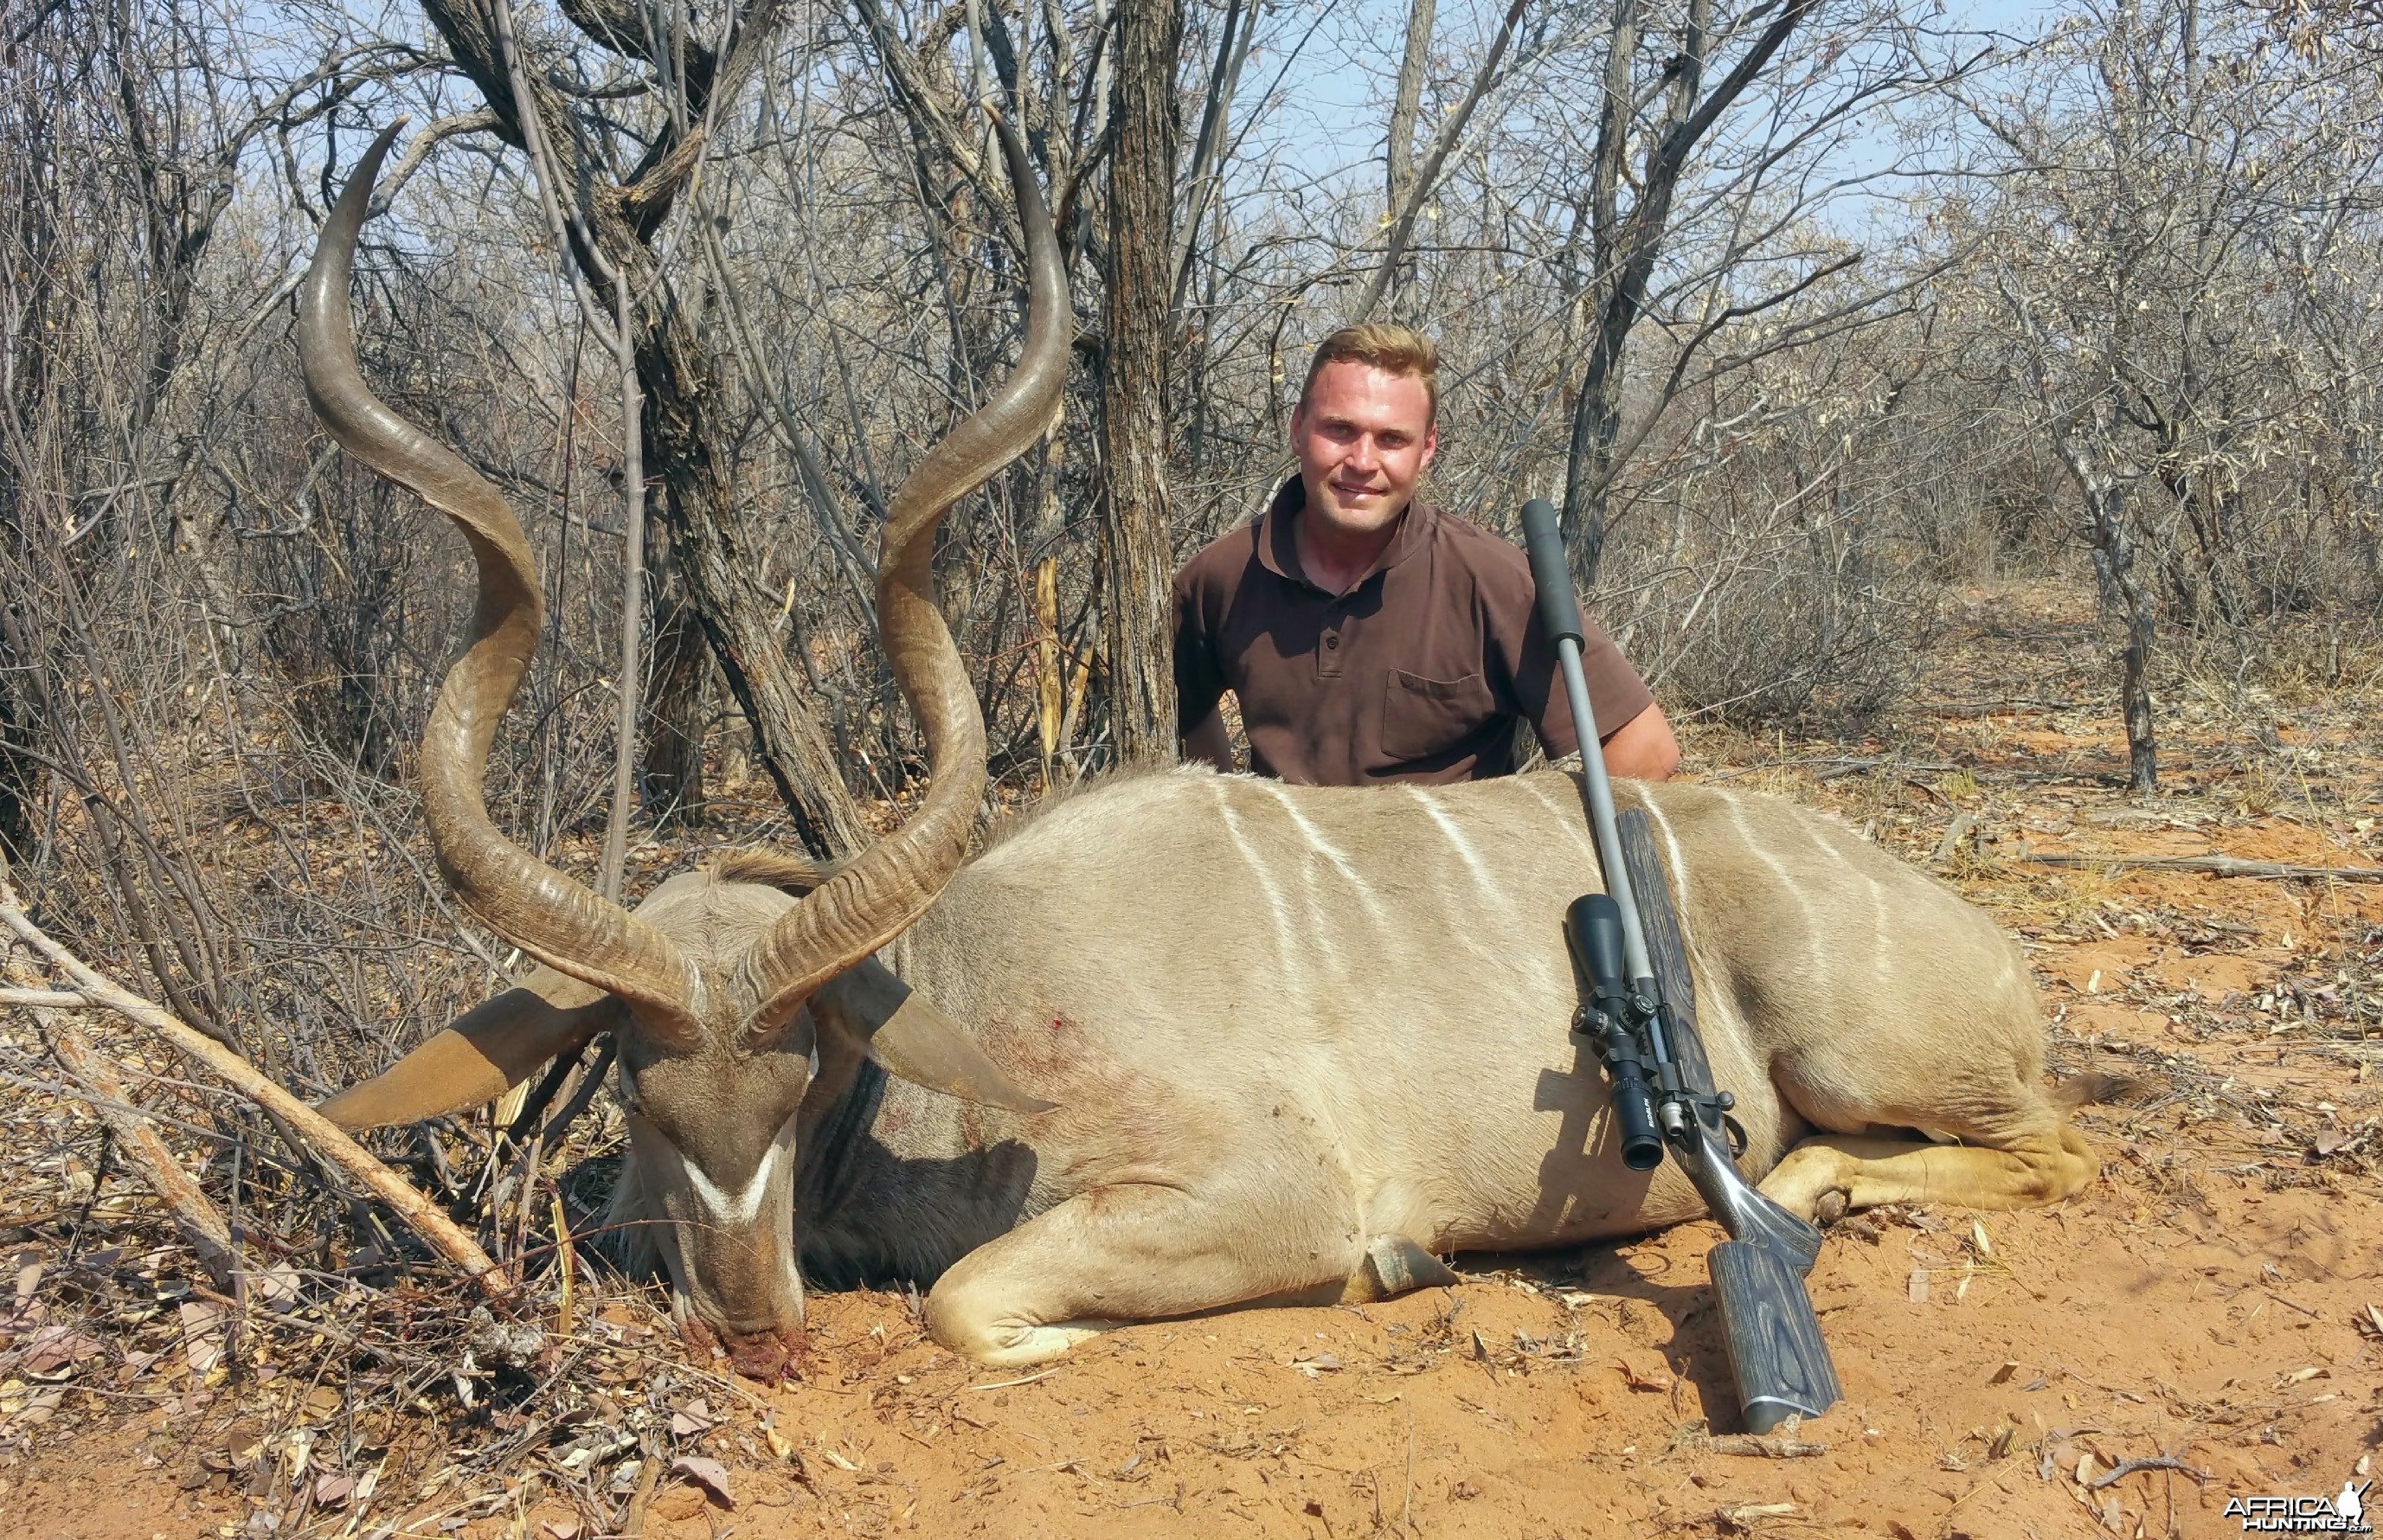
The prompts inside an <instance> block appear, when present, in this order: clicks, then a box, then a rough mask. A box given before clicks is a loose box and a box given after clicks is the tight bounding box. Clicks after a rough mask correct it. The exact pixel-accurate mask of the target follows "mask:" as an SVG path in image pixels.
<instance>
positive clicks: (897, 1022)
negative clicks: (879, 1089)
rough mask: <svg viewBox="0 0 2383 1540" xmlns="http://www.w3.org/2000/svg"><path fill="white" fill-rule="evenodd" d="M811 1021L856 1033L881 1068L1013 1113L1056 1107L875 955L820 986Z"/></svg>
mask: <svg viewBox="0 0 2383 1540" xmlns="http://www.w3.org/2000/svg"><path fill="white" fill-rule="evenodd" d="M811 1019H812V1020H813V1021H815V1022H817V1023H818V1024H819V1025H820V1027H821V1029H822V1030H826V1031H833V1032H840V1033H843V1034H845V1035H846V1036H848V1037H850V1038H852V1039H854V1040H855V1041H858V1044H859V1046H860V1050H861V1052H862V1053H866V1054H868V1055H869V1056H870V1058H871V1059H874V1060H875V1061H876V1062H877V1066H878V1067H879V1068H880V1069H883V1070H884V1071H885V1072H886V1073H887V1074H889V1075H897V1076H900V1077H901V1078H903V1079H905V1080H908V1081H909V1082H910V1083H911V1084H912V1085H915V1086H924V1087H926V1088H927V1089H928V1090H940V1091H942V1092H943V1093H944V1094H945V1095H946V1096H957V1097H958V1098H960V1100H962V1101H964V1102H975V1103H981V1104H982V1105H984V1106H988V1107H1000V1108H1002V1109H1004V1110H1005V1111H1008V1112H1014V1113H1041V1112H1049V1111H1050V1110H1051V1109H1052V1108H1053V1107H1054V1106H1056V1105H1057V1103H1053V1102H1045V1101H1043V1100H1042V1099H1041V1098H1039V1097H1034V1096H1029V1095H1028V1094H1027V1093H1026V1092H1025V1091H1023V1090H1019V1087H1018V1084H1017V1082H1016V1081H1014V1080H1012V1079H1010V1078H1009V1076H1008V1073H1007V1072H1006V1071H1005V1070H1004V1069H1003V1068H1002V1067H1001V1066H999V1065H997V1064H994V1062H993V1060H992V1059H990V1058H988V1057H986V1055H985V1052H984V1050H983V1049H982V1048H979V1047H978V1046H977V1045H976V1043H975V1042H974V1041H972V1040H970V1039H969V1036H968V1034H967V1033H966V1032H963V1031H961V1030H960V1028H959V1024H958V1023H957V1022H956V1021H954V1020H952V1018H951V1017H949V1016H945V1014H944V1013H943V1012H942V1011H940V1010H938V1009H937V1008H936V1007H935V1004H934V1003H933V1002H932V1001H931V1000H929V999H928V998H927V997H926V996H925V995H923V994H920V993H919V992H917V991H915V990H913V989H912V988H910V986H909V985H908V984H906V983H904V982H902V980H901V979H897V978H895V976H894V972H893V970H892V969H891V968H889V967H886V966H885V965H884V964H883V963H881V962H879V961H878V960H877V959H876V958H874V957H863V958H862V959H861V960H860V961H859V962H858V963H856V964H854V965H853V966H852V967H848V968H846V969H845V970H844V971H843V972H842V973H840V974H838V975H836V976H835V978H833V979H830V980H829V981H828V982H827V983H826V984H824V985H822V986H821V988H820V992H819V993H818V994H817V995H814V996H813V997H812V999H811Z"/></svg>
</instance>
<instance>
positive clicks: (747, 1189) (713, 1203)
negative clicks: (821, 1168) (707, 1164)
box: [683, 1141, 786, 1225]
mask: <svg viewBox="0 0 2383 1540" xmlns="http://www.w3.org/2000/svg"><path fill="white" fill-rule="evenodd" d="M785 1149H786V1147H785V1145H784V1142H782V1141H772V1144H771V1145H770V1148H769V1150H768V1151H767V1152H765V1153H764V1154H763V1155H762V1156H761V1164H759V1165H757V1166H755V1167H754V1168H753V1175H752V1177H751V1178H750V1179H749V1180H747V1182H746V1184H745V1185H744V1186H743V1187H741V1188H739V1189H736V1195H735V1197H733V1198H732V1197H729V1196H728V1195H727V1194H725V1193H723V1192H722V1191H721V1190H720V1189H719V1188H718V1187H716V1186H714V1185H713V1183H712V1180H711V1178H710V1177H707V1176H705V1175H704V1174H703V1167H701V1166H699V1165H698V1164H695V1162H693V1161H686V1162H685V1163H683V1168H684V1169H685V1172H686V1185H687V1186H689V1187H691V1188H693V1189H695V1196H696V1198H697V1200H698V1201H700V1202H701V1203H702V1204H703V1206H704V1208H705V1209H706V1210H708V1211H710V1214H711V1217H712V1219H713V1220H714V1221H716V1222H717V1223H719V1224H722V1225H750V1224H751V1223H753V1220H754V1217H755V1216H756V1215H758V1214H759V1213H760V1212H761V1199H762V1197H763V1196H764V1195H765V1194H766V1193H767V1192H768V1191H769V1190H770V1174H771V1173H772V1171H775V1170H776V1169H777V1168H778V1157H779V1156H781V1155H783V1154H784V1153H785Z"/></svg>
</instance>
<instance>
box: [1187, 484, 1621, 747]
mask: <svg viewBox="0 0 2383 1540" xmlns="http://www.w3.org/2000/svg"><path fill="white" fill-rule="evenodd" d="M1306 499H1307V491H1306V487H1304V486H1303V484H1302V483H1301V482H1300V480H1299V478H1298V477H1297V476H1293V477H1291V478H1290V480H1289V481H1287V482H1285V483H1284V484H1283V487H1282V488H1281V490H1279V491H1278V492H1277V493H1276V494H1275V496H1274V500H1273V501H1272V502H1271V503H1270V504H1269V505H1268V506H1267V508H1266V511H1265V512H1264V513H1262V514H1260V515H1259V516H1258V517H1257V519H1256V520H1254V521H1253V522H1252V523H1250V524H1243V525H1241V527H1240V528H1238V529H1235V530H1233V531H1232V532H1230V533H1229V534H1228V535H1225V536H1222V537H1221V538H1219V539H1217V540H1216V541H1215V542H1213V543H1212V544H1210V545H1209V546H1208V547H1206V548H1204V549H1203V550H1202V551H1201V552H1200V553H1199V554H1198V555H1197V556H1194V557H1193V558H1192V559H1191V561H1189V562H1187V563H1186V564H1185V565H1184V568H1183V570H1182V571H1181V572H1180V573H1177V574H1176V578H1175V694H1176V700H1177V703H1178V706H1179V712H1180V723H1179V730H1180V731H1181V732H1183V733H1189V732H1190V731H1191V729H1192V728H1194V727H1197V726H1198V725H1199V724H1200V723H1201V721H1204V720H1205V718H1206V717H1207V715H1208V713H1209V712H1210V711H1211V710H1213V709H1214V708H1216V702H1217V700H1218V699H1219V698H1220V697H1221V696H1223V694H1224V692H1225V691H1227V690H1231V691H1233V692H1234V693H1235V694H1236V695H1238V696H1240V697H1241V725H1242V726H1243V728H1244V729H1246V730H1247V732H1248V733H1249V739H1250V758H1251V766H1250V768H1251V769H1252V770H1255V771H1256V772H1257V773H1258V774H1260V775H1271V776H1276V777H1278V778H1280V779H1281V780H1284V781H1290V782H1300V783H1303V784H1307V785H1330V786H1365V785H1373V784H1375V783H1377V782H1389V781H1414V782H1449V781H1473V780H1479V779H1482V778H1484V777H1488V776H1492V775H1503V774H1506V773H1508V772H1509V771H1511V770H1513V768H1514V761H1515V752H1514V724H1515V722H1516V721H1517V720H1518V719H1522V720H1527V721H1529V722H1530V723H1531V725H1532V727H1533V728H1534V729H1536V730H1537V733H1538V735H1539V740H1540V742H1542V743H1544V744H1545V745H1547V747H1548V752H1549V753H1550V754H1552V755H1564V754H1569V753H1571V752H1572V751H1573V750H1574V748H1575V747H1577V746H1578V739H1577V737H1576V735H1575V734H1574V731H1573V724H1572V707H1571V704H1570V703H1569V702H1568V701H1566V700H1565V698H1564V692H1563V685H1562V682H1561V681H1559V680H1558V679H1557V677H1556V657H1555V648H1554V647H1553V646H1552V645H1551V644H1550V642H1549V640H1548V638H1547V635H1546V634H1545V632H1544V631H1542V630H1541V628H1540V626H1539V622H1538V615H1537V605H1536V604H1535V603H1534V602H1533V595H1532V587H1531V569H1530V564H1529V563H1528V562H1527V561H1525V560H1524V557H1523V552H1522V550H1521V548H1518V547H1516V546H1514V545H1513V544H1511V543H1509V542H1507V541H1505V540H1501V539H1500V538H1499V537H1498V536H1494V535H1491V534H1489V533H1488V531H1487V530H1484V529H1481V528H1479V527H1478V526H1476V525H1474V524H1467V523H1466V522H1465V521H1463V519H1460V518H1458V517H1456V516H1455V515H1454V514H1452V513H1449V512H1446V511H1443V510H1440V509H1438V508H1433V507H1429V506H1426V505H1423V504H1416V505H1413V506H1411V507H1409V508H1408V510H1407V512H1406V517H1405V518H1404V519H1402V520H1401V522H1400V524H1399V530H1398V533H1397V535H1396V536H1393V537H1392V538H1391V540H1390V543H1389V546H1388V547H1386V548H1384V549H1383V551H1382V554H1381V557H1380V558H1379V560H1377V561H1376V562H1375V564H1374V568H1373V570H1372V571H1371V572H1369V573H1366V574H1365V576H1364V579H1363V580H1362V581H1360V582H1359V583H1358V585H1356V586H1355V587H1354V588H1352V589H1350V590H1349V592H1347V593H1345V594H1339V595H1334V594H1327V593H1326V592H1325V591H1324V590H1323V589H1321V588H1319V587H1317V586H1316V585H1315V584H1313V583H1310V582H1309V581H1308V580H1307V578H1306V576H1305V575H1304V573H1303V571H1302V569H1301V567H1300V563H1299V551H1298V547H1297V544H1296V542H1295V540H1294V538H1293V536H1292V519H1293V517H1294V516H1295V515H1296V514H1297V513H1298V512H1299V511H1300V509H1301V508H1303V506H1305V503H1306ZM1584 629H1585V630H1586V631H1587V641H1586V642H1585V643H1584V644H1583V645H1582V647H1581V666H1582V669H1583V671H1584V672H1585V673H1586V674H1587V678H1588V698H1589V704H1590V706H1591V707H1592V708H1594V709H1595V710H1596V712H1597V721H1598V725H1599V727H1601V728H1602V729H1603V730H1604V732H1605V733H1607V734H1609V735H1610V734H1611V733H1613V732H1614V731H1615V730H1616V729H1617V728H1620V727H1621V726H1622V725H1623V724H1624V723H1625V722H1627V721H1630V720H1631V719H1632V718H1634V717H1636V716H1637V715H1638V713H1639V712H1641V711H1643V710H1645V709H1646V708H1648V706H1650V705H1652V704H1653V703H1654V699H1655V697H1654V696H1653V695H1652V694H1651V693H1650V692H1649V691H1648V688H1647V686H1646V684H1644V683H1643V682H1642V681H1641V680H1640V679H1639V677H1638V675H1637V674H1636V672H1635V671H1633V670H1632V669H1631V667H1630V665H1629V664H1628V663H1627V662H1625V661H1624V659H1623V657H1622V654H1621V652H1620V651H1619V650H1618V649H1617V648H1615V647H1614V645H1613V643H1612V641H1611V639H1610V638H1609V637H1608V636H1607V635H1606V634H1605V633H1604V632H1602V631H1600V630H1599V629H1598V627H1597V625H1596V623H1595V622H1588V623H1587V625H1586V626H1585V627H1584Z"/></svg>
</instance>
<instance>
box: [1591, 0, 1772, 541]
mask: <svg viewBox="0 0 2383 1540" xmlns="http://www.w3.org/2000/svg"><path fill="white" fill-rule="evenodd" d="M1816 4H1818V0H1787V4H1786V5H1785V6H1783V7H1782V8H1781V10H1780V12H1779V14H1778V15H1777V16H1776V17H1774V18H1772V20H1771V22H1770V23H1769V24H1768V25H1767V26H1766V27H1765V28H1764V29H1763V31H1762V33H1761V35H1760V36H1759V37H1758V38H1756V39H1755V41H1754V42H1753V43H1750V44H1748V45H1747V51H1746V52H1745V53H1744V54H1743V55H1740V56H1739V58H1738V60H1737V62H1736V63H1735V65H1733V66H1732V67H1731V68H1730V71H1729V73H1728V74H1727V75H1724V76H1723V77H1722V79H1721V80H1719V81H1718V82H1716V83H1715V84H1714V86H1713V88H1712V90H1711V91H1710V92H1705V90H1704V72H1705V61H1706V55H1707V51H1708V48H1709V47H1710V43H1711V20H1712V9H1713V6H1712V0H1688V5H1687V8H1686V11H1685V15H1684V16H1683V17H1682V18H1681V21H1680V30H1679V51H1678V52H1677V53H1675V54H1674V55H1672V57H1671V59H1670V60H1669V61H1668V62H1667V63H1666V64H1665V66H1664V73H1665V75H1666V77H1667V78H1668V82H1669V83H1668V84H1667V85H1666V86H1665V87H1664V93H1663V106H1662V111H1661V114H1660V116H1659V117H1657V119H1656V121H1655V122H1654V123H1653V124H1652V125H1650V126H1649V130H1648V133H1647V135H1646V136H1645V137H1646V139H1647V140H1648V141H1650V144H1649V146H1648V151H1647V154H1646V164H1645V166H1644V169H1643V170H1642V171H1641V173H1640V175H1639V178H1638V180H1637V185H1636V191H1637V199H1636V202H1635V203H1632V204H1631V206H1630V209H1629V212H1628V213H1626V214H1625V213H1624V212H1622V207H1621V187H1622V184H1623V183H1624V182H1625V181H1627V180H1629V179H1628V177H1627V175H1626V173H1625V163H1626V162H1627V161H1628V159H1629V158H1630V155H1631V151H1632V149H1633V145H1632V142H1631V132H1630V129H1631V103H1632V101H1633V100H1634V98H1635V90H1636V88H1635V86H1634V84H1633V82H1632V80H1631V71H1630V65H1631V61H1632V59H1633V58H1634V57H1635V56H1636V54H1637V51H1638V44H1639V41H1640V31H1639V14H1638V6H1637V3H1636V0H1617V3H1616V4H1615V6H1614V7H1613V13H1612V18H1611V21H1610V22H1609V24H1608V38H1607V54H1606V76H1605V92H1604V105H1603V108H1602V109H1601V115H1600V117H1599V120H1598V126H1597V153H1596V154H1595V156H1594V158H1593V160H1592V162H1591V165H1590V171H1589V177H1590V185H1589V189H1588V196H1587V199H1586V200H1585V202H1586V203H1587V207H1588V211H1589V219H1590V223H1591V227H1592V228H1591V252H1592V256H1593V259H1594V260H1593V267H1592V272H1593V277H1591V279H1590V282H1589V287H1588V292H1587V295H1586V296H1585V297H1584V300H1583V303H1584V305H1585V307H1586V308H1587V310H1588V312H1589V314H1590V324H1589V336H1588V350H1587V358H1586V360H1585V361H1584V363H1583V364H1582V377H1581V386H1580V394H1579V396H1578V397H1577V398H1576V399H1575V400H1574V405H1573V418H1572V438H1571V442H1570V444H1569V446H1568V448H1567V450H1566V453H1565V457H1564V489H1563V509H1562V519H1561V522H1560V527H1561V528H1562V531H1563V536H1564V544H1565V545H1566V546H1567V547H1568V548H1570V550H1571V552H1572V557H1573V567H1574V573H1575V574H1576V575H1577V576H1578V578H1579V580H1580V584H1581V585H1582V586H1583V587H1591V586H1594V585H1595V584H1596V582H1597V569H1598V566H1599V562H1600V561H1602V560H1603V558H1604V552H1605V536H1606V534H1607V515H1606V504H1607V499H1608V497H1609V496H1610V494H1611V491H1612V487H1613V477H1614V474H1615V471H1616V469H1617V467H1618V460H1619V450H1618V445H1619V444H1620V440H1621V435H1622V388H1623V384H1624V378H1625V376H1624V363H1625V362H1626V360H1625V350H1626V349H1627V347H1628V344H1629V340H1630V332H1631V328H1633V327H1634V326H1636V325H1637V324H1638V317H1639V315H1640V314H1642V313H1643V312H1644V311H1645V309H1646V305H1647V284H1648V279H1649V278H1650V277H1653V275H1654V271H1655V263H1656V260H1657V258H1658V257H1659V256H1660V255H1661V252H1662V246H1663V238H1664V236H1665V235H1666V234H1667V233H1669V230H1670V228H1671V222H1672V199H1673V195H1674V194H1675V193H1676V191H1678V188H1679V182H1680V178H1681V175H1682V173H1683V172H1685V170H1686V169H1687V165H1688V157H1689V156H1690V155H1691V154H1694V153H1695V151H1696V147H1697V145H1698V144H1699V143H1700V142H1703V140H1704V138H1705V136H1706V135H1708V134H1710V132H1711V131H1712V130H1713V128H1714V126H1715V125H1716V124H1718V123H1719V122H1720V121H1721V117H1722V113H1724V112H1726V111H1728V110H1729V107H1730V105H1731V104H1732V103H1734V102H1735V101H1736V100H1737V98H1738V97H1739V96H1740V95H1742V94H1744V92H1745V91H1746V88H1747V86H1748V85H1750V84H1752V83H1753V81H1754V80H1755V78H1756V77H1757V76H1759V75H1760V74H1761V72H1762V70H1763V68H1764V67H1765V66H1767V65H1768V64H1769V63H1770V62H1771V60H1772V57H1773V56H1774V55H1776V54H1777V53H1778V51H1779V49H1780V47H1781V46H1782V45H1783V44H1784V43H1786V41H1787V39H1788V37H1789V36H1790V35H1792V34H1793V33H1794V32H1795V31H1796V29H1797V26H1798V25H1799V24H1801V23H1802V21H1803V19H1804V18H1805V17H1806V16H1807V15H1808V14H1809V13H1810V11H1811V9H1812V7H1813V6H1814V5H1816ZM1699 92H1702V93H1703V94H1701V95H1699Z"/></svg>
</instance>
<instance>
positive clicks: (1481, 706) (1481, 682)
mask: <svg viewBox="0 0 2383 1540" xmlns="http://www.w3.org/2000/svg"><path fill="white" fill-rule="evenodd" d="M1497 712H1498V702H1497V698H1496V696H1492V695H1491V694H1490V691H1489V682H1488V680H1487V679H1484V678H1483V677H1482V676H1481V675H1479V674H1477V673H1469V674H1466V675H1465V676H1464V677H1463V678H1462V679H1426V678H1424V677H1423V676H1422V675H1421V674H1414V673H1409V672H1407V671H1405V670H1404V669H1392V670H1391V671H1390V672H1389V680H1388V681H1387V682H1386V683H1385V684H1384V687H1383V695H1382V753H1383V754H1384V755H1385V756H1387V757H1388V758H1391V759H1428V758H1431V757H1432V756H1434V755H1436V754H1443V753H1446V752H1447V751H1448V750H1450V749H1452V748H1454V747H1456V746H1457V745H1459V744H1462V743H1463V741H1464V740H1465V739H1466V738H1468V737H1470V736H1471V735H1472V734H1473V733H1475V732H1477V731H1478V730H1479V729H1480V728H1481V727H1482V725H1483V724H1484V723H1486V722H1488V721H1489V719H1490V718H1491V717H1493V716H1495V715H1497Z"/></svg>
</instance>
